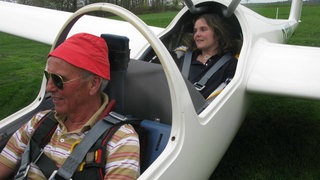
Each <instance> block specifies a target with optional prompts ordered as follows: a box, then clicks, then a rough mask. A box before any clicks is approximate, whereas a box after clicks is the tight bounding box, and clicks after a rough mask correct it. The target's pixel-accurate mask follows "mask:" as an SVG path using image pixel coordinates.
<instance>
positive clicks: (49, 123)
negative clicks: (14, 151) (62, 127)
mask: <svg viewBox="0 0 320 180" xmlns="http://www.w3.org/2000/svg"><path fill="white" fill-rule="evenodd" d="M57 124H58V122H57V120H56V119H55V118H54V111H50V112H49V113H48V114H46V115H45V116H44V117H43V118H42V119H41V120H40V121H39V122H38V124H37V126H36V127H35V131H34V133H33V135H32V136H31V138H30V140H29V143H28V145H27V147H26V149H25V151H24V153H23V154H22V157H21V165H20V168H19V170H18V172H17V174H16V176H15V179H27V174H28V171H29V168H30V163H31V162H34V163H37V162H38V160H39V159H40V157H41V155H42V152H43V151H42V148H43V147H44V146H45V145H46V144H47V143H48V142H49V140H50V138H51V136H52V134H53V132H54V130H55V129H56V127H57ZM39 127H40V128H39ZM53 165H54V166H53ZM45 166H48V167H50V169H51V168H53V167H55V164H52V163H51V161H50V162H46V163H45ZM42 167H43V166H42ZM53 170H54V169H53ZM51 172H52V171H51ZM44 174H45V173H44Z"/></svg>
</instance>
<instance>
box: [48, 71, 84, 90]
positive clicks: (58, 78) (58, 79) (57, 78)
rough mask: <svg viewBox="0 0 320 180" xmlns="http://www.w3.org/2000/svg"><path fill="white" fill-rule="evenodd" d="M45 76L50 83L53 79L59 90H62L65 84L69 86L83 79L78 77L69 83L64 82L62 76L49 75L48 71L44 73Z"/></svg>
mask: <svg viewBox="0 0 320 180" xmlns="http://www.w3.org/2000/svg"><path fill="white" fill-rule="evenodd" d="M44 75H45V76H46V79H47V81H49V79H50V77H51V79H52V82H53V84H54V85H55V86H57V88H58V89H61V90H62V89H63V84H67V83H70V82H72V81H75V80H78V79H81V78H82V77H77V78H74V79H71V80H69V81H64V80H63V78H62V76H60V75H59V74H53V73H49V72H48V71H44Z"/></svg>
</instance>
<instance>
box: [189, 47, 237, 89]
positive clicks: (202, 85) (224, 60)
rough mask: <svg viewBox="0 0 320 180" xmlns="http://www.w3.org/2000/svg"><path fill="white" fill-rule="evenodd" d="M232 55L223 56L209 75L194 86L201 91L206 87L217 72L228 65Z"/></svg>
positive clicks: (210, 70)
mask: <svg viewBox="0 0 320 180" xmlns="http://www.w3.org/2000/svg"><path fill="white" fill-rule="evenodd" d="M231 58H232V54H231V53H227V54H225V55H224V56H222V57H221V58H220V59H219V60H218V61H217V62H216V63H215V64H214V65H213V66H212V67H211V68H210V69H209V70H208V71H207V73H206V74H205V75H204V76H202V78H201V79H200V80H199V81H198V82H195V83H194V84H193V85H194V87H195V88H196V89H197V90H198V91H201V90H203V89H204V88H205V87H206V83H207V81H208V80H209V79H210V77H212V75H213V74H214V73H215V72H217V71H218V70H219V69H220V68H221V67H222V66H223V65H224V64H225V63H227V62H228V61H229V60H231Z"/></svg>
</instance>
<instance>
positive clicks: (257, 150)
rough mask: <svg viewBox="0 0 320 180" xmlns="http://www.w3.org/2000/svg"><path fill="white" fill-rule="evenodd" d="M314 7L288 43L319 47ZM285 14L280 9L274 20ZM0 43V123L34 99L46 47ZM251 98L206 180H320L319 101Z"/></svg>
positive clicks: (157, 17)
mask: <svg viewBox="0 0 320 180" xmlns="http://www.w3.org/2000/svg"><path fill="white" fill-rule="evenodd" d="M319 8H320V6H319V5H317V6H304V8H303V11H302V23H301V24H300V26H299V28H298V29H297V31H296V33H295V35H294V36H293V38H292V39H290V40H289V43H291V44H299V45H310V46H320V39H319V37H320V34H319V33H320V26H319V23H320V21H319V18H318V17H320V11H319ZM254 10H255V11H258V12H260V13H262V14H264V15H266V16H267V17H271V18H274V17H275V13H276V7H263V8H260V7H254ZM288 13H289V8H288V7H284V6H281V7H280V9H279V18H287V17H288ZM175 14H176V12H167V13H157V14H152V15H150V14H146V15H142V16H140V17H141V18H142V19H143V20H144V21H145V22H146V23H147V24H149V25H155V26H165V25H167V24H168V23H169V22H170V20H171V19H172V18H173V17H174V16H175ZM0 39H1V41H0V86H1V90H0V119H2V118H4V117H6V116H7V115H9V114H12V113H13V112H15V111H17V110H18V109H20V108H22V107H24V106H26V105H27V104H29V103H30V102H31V101H33V100H34V98H35V97H36V95H37V94H38V90H39V86H40V82H41V78H42V72H43V71H42V70H43V68H44V66H45V60H46V55H47V53H48V52H49V49H50V47H49V46H47V45H44V44H41V43H37V42H33V41H29V40H25V39H21V38H18V37H15V36H11V35H7V34H4V33H0ZM251 98H252V106H251V108H250V111H249V112H248V115H247V116H246V119H245V120H244V123H243V125H242V126H241V128H240V130H239V132H238V134H237V136H236V137H235V139H234V141H233V142H232V144H231V146H230V148H229V149H228V151H227V152H226V154H225V156H224V157H223V159H222V161H221V163H220V164H219V166H218V167H217V169H216V171H215V172H214V173H213V175H212V177H211V178H210V179H320V171H319V169H320V155H319V151H320V138H319V136H320V102H319V101H310V100H303V99H292V98H287V97H278V96H266V95H257V94H256V95H251ZM213 153H214V152H213ZM208 158H209V157H208ZM190 163H192V162H190ZM204 168H205V167H204Z"/></svg>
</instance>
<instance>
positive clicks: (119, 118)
mask: <svg viewBox="0 0 320 180" xmlns="http://www.w3.org/2000/svg"><path fill="white" fill-rule="evenodd" d="M109 115H110V116H111V117H113V118H116V119H117V120H120V121H125V120H127V117H126V116H125V115H122V114H119V113H116V112H114V111H111V112H110V113H109Z"/></svg>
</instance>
